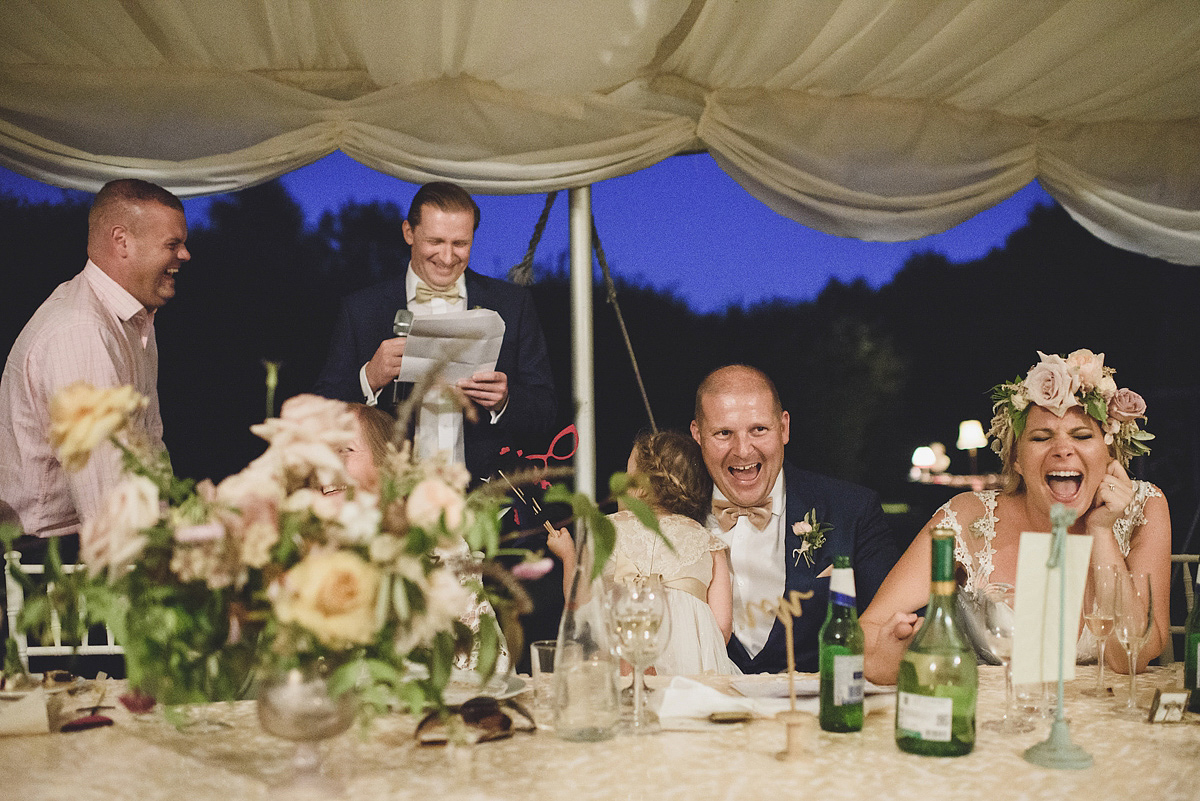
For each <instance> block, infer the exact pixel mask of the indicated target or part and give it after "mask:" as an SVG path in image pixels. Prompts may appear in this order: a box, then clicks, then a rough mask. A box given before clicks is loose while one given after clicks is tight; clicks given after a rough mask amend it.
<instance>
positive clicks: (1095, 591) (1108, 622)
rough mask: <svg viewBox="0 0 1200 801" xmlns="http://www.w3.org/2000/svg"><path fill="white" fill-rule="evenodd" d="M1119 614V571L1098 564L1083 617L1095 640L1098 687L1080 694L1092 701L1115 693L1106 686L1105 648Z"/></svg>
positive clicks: (1093, 574) (1093, 573)
mask: <svg viewBox="0 0 1200 801" xmlns="http://www.w3.org/2000/svg"><path fill="white" fill-rule="evenodd" d="M1116 611H1117V570H1116V568H1114V567H1113V566H1112V565H1096V566H1095V567H1093V568H1092V605H1091V606H1090V607H1089V608H1088V611H1087V612H1086V613H1085V614H1084V616H1083V622H1084V625H1086V626H1087V629H1088V631H1090V632H1091V633H1092V636H1093V637H1095V638H1096V648H1097V654H1098V658H1097V660H1096V686H1095V687H1094V688H1093V689H1090V690H1081V691H1080V695H1087V696H1091V697H1092V698H1103V697H1106V696H1108V695H1111V692H1112V691H1111V690H1109V689H1108V687H1107V686H1106V685H1105V683H1104V647H1105V646H1106V645H1107V644H1108V638H1109V635H1111V634H1112V632H1113V621H1114V619H1115V617H1116Z"/></svg>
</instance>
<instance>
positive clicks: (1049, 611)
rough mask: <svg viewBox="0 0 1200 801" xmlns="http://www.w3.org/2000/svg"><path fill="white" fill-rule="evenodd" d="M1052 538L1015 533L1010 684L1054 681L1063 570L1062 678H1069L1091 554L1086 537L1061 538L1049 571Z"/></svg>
mask: <svg viewBox="0 0 1200 801" xmlns="http://www.w3.org/2000/svg"><path fill="white" fill-rule="evenodd" d="M1052 538H1053V537H1052V535H1051V534H1046V533H1042V532H1033V531H1026V532H1023V533H1022V534H1021V543H1020V546H1019V548H1018V552H1017V585H1016V586H1017V601H1016V607H1017V608H1016V609H1015V610H1014V612H1015V614H1016V623H1015V626H1014V633H1013V650H1012V680H1013V684H1034V683H1038V682H1045V681H1057V680H1058V665H1059V653H1058V649H1059V641H1060V637H1059V625H1058V623H1059V620H1060V616H1059V607H1060V601H1061V599H1062V590H1061V584H1060V582H1061V580H1062V576H1063V570H1064V569H1065V570H1066V582H1067V587H1066V605H1065V607H1063V608H1064V609H1065V612H1066V614H1065V615H1063V616H1062V617H1061V619H1062V620H1063V621H1064V623H1065V626H1066V631H1065V632H1064V636H1062V637H1061V641H1062V666H1063V676H1062V677H1063V680H1064V681H1068V680H1070V679H1073V678H1075V645H1076V642H1077V641H1078V639H1079V620H1080V617H1079V616H1080V613H1081V611H1082V609H1083V590H1084V587H1085V585H1086V584H1087V572H1088V562H1089V561H1090V560H1091V556H1092V538H1091V537H1088V536H1086V535H1081V534H1073V535H1069V536H1068V537H1067V538H1066V539H1067V542H1066V549H1065V550H1066V556H1065V558H1064V560H1063V564H1062V565H1060V566H1059V567H1056V568H1053V569H1052V568H1049V567H1047V566H1046V562H1047V561H1048V560H1049V559H1050V544H1051V541H1052Z"/></svg>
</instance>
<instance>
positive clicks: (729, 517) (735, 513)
mask: <svg viewBox="0 0 1200 801" xmlns="http://www.w3.org/2000/svg"><path fill="white" fill-rule="evenodd" d="M712 510H713V514H714V515H716V517H717V524H718V525H720V526H721V531H729V529H731V528H733V527H734V525H735V524H736V523H737V519H738V518H739V517H741V516H742V515H745V516H746V517H748V518H750V522H751V523H753V524H754V527H755V528H757V529H759V530H761V529H762V527H763V526H765V525H766V524H767V523H769V522H770V521H771V499H770V498H767V502H766V503H765V504H763V505H762V506H738V505H737V504H736V503H730V502H729V501H719V500H717V499H715V498H714V499H713V503H712Z"/></svg>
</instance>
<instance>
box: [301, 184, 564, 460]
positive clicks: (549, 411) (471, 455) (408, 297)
mask: <svg viewBox="0 0 1200 801" xmlns="http://www.w3.org/2000/svg"><path fill="white" fill-rule="evenodd" d="M403 225H404V238H405V241H407V242H408V244H409V245H410V246H411V247H412V258H411V261H410V262H409V266H408V269H407V270H406V271H405V273H404V275H403V276H397V277H395V278H392V279H389V280H387V281H385V282H383V283H382V284H379V285H376V286H372V287H368V288H366V289H364V290H361V291H359V292H356V293H353V294H351V295H349V296H348V297H347V298H345V300H344V301H343V302H342V308H341V311H340V313H339V315H338V320H337V323H336V325H335V327H334V332H333V340H332V343H331V345H330V349H329V356H328V358H327V360H326V363H325V366H324V368H322V370H321V374H320V376H319V377H318V379H317V383H316V386H315V388H314V390H315V391H316V392H317V393H319V394H321V395H325V396H327V397H331V398H338V399H341V400H345V401H361V402H365V403H367V404H368V405H379V406H384V407H394V406H395V404H396V402H397V401H402V400H404V399H405V398H407V396H408V393H409V392H411V390H412V385H411V384H401V385H400V386H399V387H396V386H394V382H395V380H396V377H397V376H398V375H399V373H400V366H401V363H402V362H403V360H404V350H405V346H406V344H407V338H406V336H405V335H406V334H407V331H408V328H409V327H411V321H410V318H409V317H408V314H407V313H406V312H411V313H412V315H413V316H414V317H417V318H419V317H422V316H426V315H435V314H446V313H449V312H461V311H467V310H468V309H474V308H485V309H492V310H494V311H495V312H497V313H498V314H499V315H500V317H501V319H503V320H504V324H505V330H504V339H503V341H502V344H501V346H500V355H499V357H498V359H497V361H496V369H495V370H491V371H480V372H477V373H475V374H474V375H472V376H471V377H470V378H467V379H463V380H461V381H459V382H458V383H457V385H456V386H457V388H458V389H459V390H461V392H462V394H463V395H464V396H465V397H466V399H467V400H468V401H469V402H471V403H472V404H474V405H475V407H477V408H476V412H477V414H475V415H472V417H475V418H477V419H475V420H471V419H468V417H466V416H465V415H464V414H463V409H462V408H461V406H460V405H459V403H458V401H457V400H456V399H455V398H453V397H452V396H451V395H450V393H448V392H445V391H443V390H440V389H435V390H433V391H431V392H429V393H428V394H427V395H426V397H425V398H424V399H422V402H421V405H420V409H419V411H418V412H417V416H416V417H417V419H416V432H415V436H414V440H413V441H414V445H415V447H416V450H417V454H418V455H419V456H421V457H429V456H432V455H434V454H435V453H439V452H442V453H447V454H449V455H450V456H451V457H452V458H453V460H454V461H458V462H464V463H465V464H466V465H467V469H468V470H469V471H470V472H471V475H472V477H473V478H475V479H485V478H488V477H490V476H491V475H492V473H493V471H494V469H495V467H496V466H497V464H498V461H499V456H500V452H501V450H502V449H503V448H504V447H505V446H506V445H511V442H510V441H509V438H510V437H511V436H512V435H514V434H518V433H536V434H547V433H549V430H550V428H551V427H552V425H553V423H554V418H555V411H556V406H555V399H554V384H553V380H552V378H551V375H550V359H549V356H548V355H547V353H546V342H545V338H544V336H543V334H542V329H541V326H540V324H539V323H538V319H537V312H536V311H535V309H534V306H533V298H532V296H531V295H530V294H529V291H528V290H526V289H524V288H523V287H518V286H516V285H513V284H509V283H507V282H505V281H500V280H498V279H495V278H489V277H487V276H483V275H480V274H479V273H476V272H474V271H473V270H470V269H468V264H469V262H470V257H471V244H472V242H473V241H474V236H475V231H476V230H477V229H478V227H479V206H478V205H476V203H475V201H474V200H473V199H472V198H471V196H470V195H469V194H468V193H467V192H466V191H465V190H464V189H462V187H459V186H457V185H455V184H451V183H444V182H435V183H430V184H426V185H424V186H422V187H421V188H420V189H419V190H418V191H417V194H416V196H415V197H414V198H413V201H412V205H411V206H410V208H409V211H408V218H407V219H406V220H405V221H404V224H403ZM389 385H393V386H392V387H391V388H389Z"/></svg>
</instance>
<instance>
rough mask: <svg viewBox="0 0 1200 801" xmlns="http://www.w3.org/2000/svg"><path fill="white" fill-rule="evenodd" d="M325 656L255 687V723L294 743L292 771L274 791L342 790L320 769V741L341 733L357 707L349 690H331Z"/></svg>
mask: <svg viewBox="0 0 1200 801" xmlns="http://www.w3.org/2000/svg"><path fill="white" fill-rule="evenodd" d="M328 673H329V670H328V668H327V666H326V665H325V663H324V660H306V661H303V662H301V664H300V665H299V666H297V667H292V668H288V669H283V670H281V671H279V672H277V673H274V674H272V675H268V676H267V677H266V678H264V679H263V681H262V683H261V684H260V685H259V690H258V701H257V707H258V722H259V725H261V726H262V727H263V729H264V730H266V731H267V732H268V733H269V734H273V735H275V736H276V737H282V738H283V739H285V740H291V741H292V742H294V743H296V751H295V754H294V756H293V758H292V775H291V776H290V777H288V778H287V779H286V780H285V781H284V782H283V783H282V784H280V785H278V786H277V787H276V788H275V791H276V795H278V796H280V797H289V796H290V795H297V796H303V795H305V794H307V793H314V792H315V793H317V794H324V795H325V796H329V797H336V796H338V795H339V794H340V793H341V792H342V791H343V790H344V788H343V787H342V785H341V783H340V782H338V781H336V780H335V779H333V778H331V777H328V776H324V775H322V773H321V762H322V754H321V748H320V746H321V741H322V740H325V739H328V738H330V737H333V736H335V735H338V734H341V733H342V732H344V731H346V730H347V729H349V728H350V726H351V724H352V723H354V716H355V713H356V711H357V709H358V704H357V698H356V696H355V694H354V692H352V691H351V692H345V693H342V694H341V695H338V696H336V697H335V696H333V695H332V694H331V693H330V688H329V683H328Z"/></svg>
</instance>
